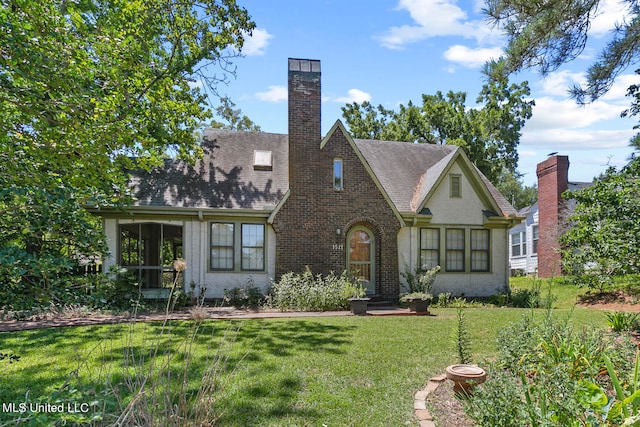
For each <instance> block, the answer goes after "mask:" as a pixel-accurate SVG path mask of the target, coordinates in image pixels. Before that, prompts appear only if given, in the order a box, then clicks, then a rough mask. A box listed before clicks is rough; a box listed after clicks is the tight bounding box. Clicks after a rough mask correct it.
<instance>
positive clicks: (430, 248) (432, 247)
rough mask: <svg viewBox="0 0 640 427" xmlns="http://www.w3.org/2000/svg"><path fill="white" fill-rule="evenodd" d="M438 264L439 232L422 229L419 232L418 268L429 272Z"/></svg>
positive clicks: (435, 229) (434, 229) (431, 229)
mask: <svg viewBox="0 0 640 427" xmlns="http://www.w3.org/2000/svg"><path fill="white" fill-rule="evenodd" d="M439 264H440V230H438V229H437V228H423V229H421V230H420V268H421V269H422V270H425V271H426V270H429V269H431V268H433V267H435V266H436V265H439Z"/></svg>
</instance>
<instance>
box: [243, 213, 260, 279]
mask: <svg viewBox="0 0 640 427" xmlns="http://www.w3.org/2000/svg"><path fill="white" fill-rule="evenodd" d="M242 269H243V270H264V225H262V224H242Z"/></svg>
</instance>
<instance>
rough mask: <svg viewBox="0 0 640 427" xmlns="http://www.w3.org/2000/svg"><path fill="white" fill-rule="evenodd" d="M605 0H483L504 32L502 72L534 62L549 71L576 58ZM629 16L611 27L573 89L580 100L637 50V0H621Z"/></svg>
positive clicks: (598, 92) (590, 96)
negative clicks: (584, 77) (581, 83)
mask: <svg viewBox="0 0 640 427" xmlns="http://www.w3.org/2000/svg"><path fill="white" fill-rule="evenodd" d="M603 3H604V0H552V1H531V0H487V1H486V2H485V4H486V8H485V13H486V14H487V15H488V16H489V19H490V20H491V22H492V23H493V24H494V25H495V26H496V27H498V28H499V29H501V30H503V32H504V33H505V34H506V35H507V37H508V46H507V49H506V52H505V53H506V55H505V58H506V67H505V70H504V71H506V72H514V71H518V70H521V69H524V68H537V69H538V70H539V71H540V73H541V74H542V75H548V74H549V73H550V72H552V71H555V70H556V69H557V68H558V67H559V66H560V65H562V64H564V63H566V62H569V61H571V60H573V59H575V58H577V57H578V56H579V55H580V54H581V53H582V52H583V50H584V48H585V46H586V44H587V36H588V32H589V29H590V25H591V23H592V21H593V19H594V18H595V17H596V16H597V15H598V13H599V8H600V7H601V6H602V4H603ZM620 7H621V8H624V9H625V10H626V12H627V19H626V20H625V21H624V22H619V23H617V24H616V26H615V27H614V28H611V30H612V33H611V38H610V40H609V42H608V44H607V45H606V46H605V48H604V49H603V50H602V52H601V53H600V55H599V56H598V57H597V58H596V60H595V62H594V63H593V64H592V65H591V66H590V67H589V69H588V70H587V83H586V85H585V86H584V87H582V86H575V87H573V88H572V89H571V93H572V95H573V96H574V97H575V98H576V99H577V100H578V101H579V102H587V101H593V100H595V99H597V98H599V97H600V96H602V95H603V94H605V93H606V92H607V91H608V90H609V89H610V88H611V85H612V84H613V82H614V80H615V78H616V77H617V76H618V75H619V74H620V73H621V72H622V71H623V70H624V69H625V68H626V67H628V66H629V65H631V64H634V63H635V62H637V61H638V59H639V54H640V37H638V34H639V32H640V20H639V19H640V16H639V13H640V8H639V7H638V4H637V1H635V0H622V1H621V2H620Z"/></svg>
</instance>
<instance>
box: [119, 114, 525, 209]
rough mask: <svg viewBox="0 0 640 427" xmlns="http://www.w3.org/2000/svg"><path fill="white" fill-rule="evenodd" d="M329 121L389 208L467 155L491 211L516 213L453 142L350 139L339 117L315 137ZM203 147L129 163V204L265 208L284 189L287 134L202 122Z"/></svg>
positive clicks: (407, 203)
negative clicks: (266, 161) (146, 163)
mask: <svg viewBox="0 0 640 427" xmlns="http://www.w3.org/2000/svg"><path fill="white" fill-rule="evenodd" d="M337 129H341V130H342V131H343V133H345V136H347V139H348V140H349V141H350V143H353V147H354V149H355V151H356V154H358V156H359V157H360V159H361V161H363V163H364V166H365V167H366V168H367V169H368V170H369V171H370V173H371V175H372V178H373V179H374V181H375V182H376V184H377V185H378V186H379V187H380V189H381V191H382V192H383V194H384V195H385V198H387V199H388V200H389V203H390V204H391V205H392V208H393V209H394V211H395V212H396V214H399V213H419V212H420V211H423V210H424V208H425V207H426V206H424V203H425V201H426V200H427V198H428V197H429V195H430V194H431V193H432V191H433V189H434V188H435V187H436V186H437V185H438V184H439V182H440V180H441V177H442V175H443V173H445V172H446V170H448V168H449V167H450V166H451V164H452V162H454V161H456V159H458V158H459V157H462V159H463V161H464V162H467V163H468V166H469V169H470V170H472V171H473V172H472V175H475V176H476V178H477V179H476V181H479V184H480V189H481V191H482V192H483V193H484V195H485V199H486V200H488V201H489V205H490V206H492V207H496V208H497V209H495V210H498V211H499V212H495V213H494V214H497V215H500V216H505V217H509V216H513V215H515V214H516V211H515V209H513V207H511V205H510V204H509V202H508V201H507V200H506V199H505V198H504V197H503V196H502V195H501V194H500V192H499V191H498V190H497V189H496V188H495V187H494V186H493V185H492V184H491V183H490V182H489V181H488V180H487V179H486V177H485V176H484V175H482V173H481V172H480V171H479V170H478V169H477V168H475V166H473V165H472V164H471V163H470V162H469V160H468V159H467V158H466V156H465V155H464V153H463V151H462V149H460V148H459V147H456V146H452V145H433V144H413V143H408V142H397V141H378V140H366V139H352V138H351V137H350V136H349V134H348V133H347V132H346V130H344V125H342V123H341V122H340V121H339V120H338V121H336V124H335V125H334V126H333V128H332V129H331V131H330V132H329V133H328V134H327V136H326V137H325V138H324V139H323V141H322V142H321V145H322V144H325V143H326V141H327V138H328V137H329V136H330V135H331V134H332V133H333V132H335V131H336V130H337ZM319 148H321V147H319ZM203 150H204V157H203V159H201V160H199V161H197V162H196V164H195V165H189V164H188V163H186V162H184V161H181V160H167V161H166V162H165V164H164V166H163V167H160V168H156V169H154V170H152V171H151V172H145V171H136V172H135V173H134V174H133V176H132V178H131V180H130V184H131V186H132V189H133V192H134V195H135V196H136V198H137V202H136V203H135V205H136V206H145V207H166V208H175V207H177V208H217V209H230V210H237V209H245V210H253V211H273V209H274V208H276V206H277V205H278V204H282V203H283V202H284V201H285V200H286V195H287V191H288V189H289V175H288V173H289V171H288V167H289V155H288V154H289V147H288V136H287V135H284V134H274V133H266V132H239V131H229V130H221V129H207V130H206V131H205V133H204V138H203ZM255 150H264V151H270V152H271V153H272V161H273V163H272V167H271V168H261V167H258V168H256V167H254V165H253V161H254V151H255ZM265 169H266V170H265ZM276 209H277V208H276Z"/></svg>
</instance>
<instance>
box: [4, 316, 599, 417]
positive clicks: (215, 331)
mask: <svg viewBox="0 0 640 427" xmlns="http://www.w3.org/2000/svg"><path fill="white" fill-rule="evenodd" d="M530 312H531V310H529V309H514V308H469V309H465V315H466V318H467V320H468V322H467V324H468V329H469V332H470V335H471V347H472V354H473V359H474V362H479V363H482V362H483V361H484V360H487V359H492V358H493V357H494V356H495V354H496V342H495V338H496V334H497V331H498V330H499V329H501V328H503V327H505V326H507V325H508V324H511V323H513V322H514V321H517V320H519V319H520V318H521V317H522V316H523V315H524V314H525V313H530ZM546 313H547V312H546V310H535V316H536V317H540V316H544V315H545V314H546ZM432 314H433V316H430V317H320V318H318V317H316V318H303V319H271V320H266V319H265V320H244V321H203V322H202V323H197V322H193V321H173V322H171V323H169V324H168V325H167V326H166V327H165V328H163V327H162V324H160V323H148V324H135V325H110V326H91V327H70V328H54V329H41V330H36V331H23V332H11V333H2V334H0V353H5V354H7V353H10V354H14V355H17V356H19V357H20V358H19V360H17V361H14V362H11V363H10V362H9V360H0V368H1V369H2V382H1V383H0V403H1V404H3V406H2V412H0V424H1V423H6V422H11V421H15V420H16V419H18V417H23V418H24V417H27V418H28V417H31V424H30V425H47V424H46V422H47V421H53V420H56V419H59V418H61V417H72V416H75V417H77V418H75V419H76V420H77V421H81V420H82V419H83V418H82V417H86V418H90V416H92V415H93V414H95V413H98V414H99V413H102V414H103V415H102V417H103V419H104V421H105V422H106V424H109V423H112V422H114V421H115V419H116V417H117V416H118V415H119V414H122V413H123V412H126V411H123V409H124V408H126V407H127V405H129V404H131V406H130V409H132V411H131V414H132V415H135V416H137V417H138V421H137V422H138V423H140V422H143V421H141V420H146V421H144V422H150V421H149V420H151V419H152V418H155V419H157V420H163V421H162V422H160V423H158V425H187V424H188V421H192V422H194V423H195V422H198V421H196V420H198V419H199V418H198V417H200V416H202V415H203V412H206V414H204V416H206V417H208V418H210V419H211V418H213V415H214V414H215V416H216V417H218V419H217V422H216V425H218V426H245V425H260V426H278V427H281V426H305V425H308V426H322V425H326V426H351V425H366V426H390V425H393V426H399V425H417V423H416V420H415V418H414V416H413V396H414V393H415V392H416V391H417V390H419V389H421V388H422V387H423V386H424V384H425V383H426V381H428V379H429V378H430V377H432V376H434V375H436V374H441V373H442V372H443V371H444V368H445V367H446V366H447V365H449V364H451V363H456V357H455V348H454V343H453V341H452V339H451V335H452V332H453V330H454V328H455V324H456V310H455V309H453V308H440V309H433V310H432ZM569 315H570V316H571V319H572V322H573V323H575V324H577V325H593V326H597V327H605V326H606V316H605V313H604V312H601V311H595V310H587V309H583V308H577V309H575V310H574V311H573V312H572V313H570V311H569V310H566V309H557V310H554V316H560V317H566V316H569ZM196 326H197V333H196ZM76 374H77V375H76ZM143 384H144V390H145V391H144V392H143V393H136V392H138V391H139V390H140V389H141V388H142V387H141V386H142V385H143ZM62 386H64V388H63V389H62V390H60V388H61V387H62ZM198 390H200V391H201V393H202V396H200V397H199V398H197V399H191V400H190V401H191V402H193V401H199V402H201V403H200V404H195V405H194V404H193V403H188V402H189V399H187V398H188V397H190V396H195V395H197V393H198ZM134 395H135V396H136V397H135V399H133V398H132V396H134ZM183 398H184V399H183ZM132 400H133V404H132ZM32 403H35V404H37V403H41V404H47V403H49V404H51V405H53V404H54V403H55V404H65V405H69V404H70V405H72V406H71V407H74V406H73V405H83V404H84V405H85V406H79V408H87V407H90V408H91V409H90V410H89V411H88V412H82V411H79V412H76V413H72V414H70V413H69V412H68V411H67V412H63V413H62V414H60V413H52V412H44V411H42V409H43V408H42V407H39V408H38V407H35V408H34V409H36V411H35V412H36V413H33V414H30V413H29V410H28V409H30V408H29V405H30V404H32ZM21 404H22V405H23V406H22V407H26V409H27V411H26V412H24V413H21V412H20V408H21V406H20V405H21ZM65 408H69V407H68V406H65ZM167 408H170V409H167ZM11 409H15V411H12V410H11ZM35 417H40V418H39V420H37V421H36V420H35ZM134 418H135V417H133V416H132V417H131V419H134ZM123 425H127V424H126V423H125V424H123Z"/></svg>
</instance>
